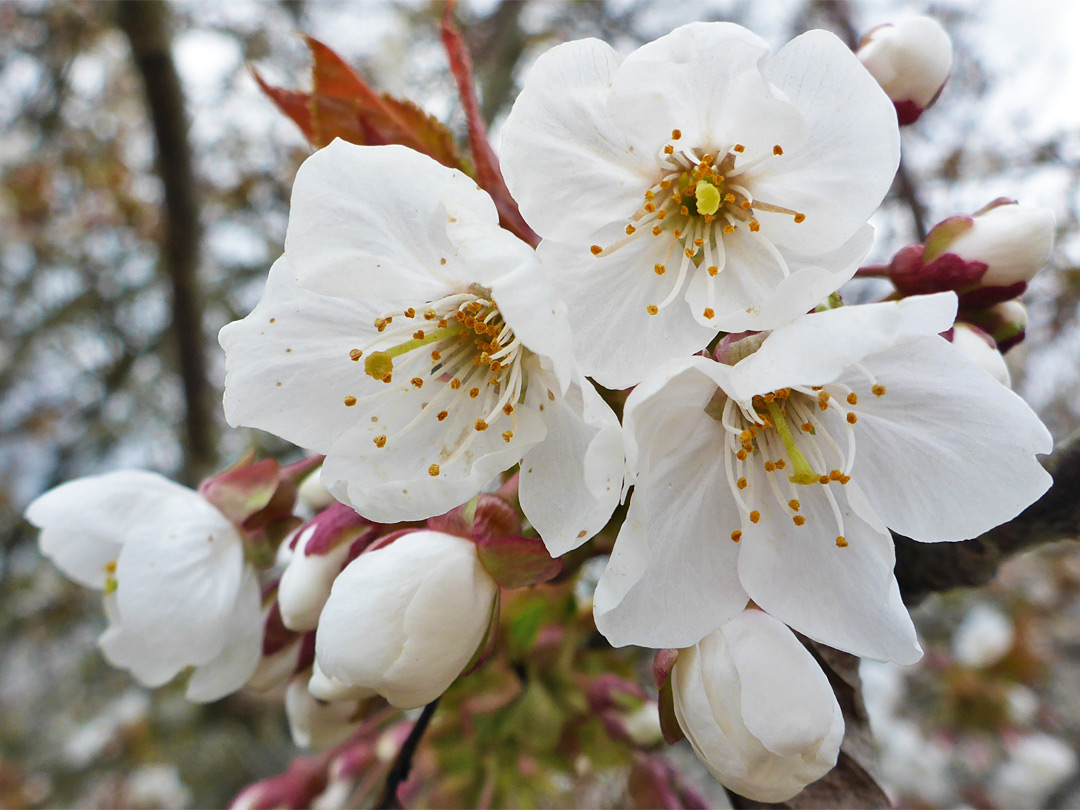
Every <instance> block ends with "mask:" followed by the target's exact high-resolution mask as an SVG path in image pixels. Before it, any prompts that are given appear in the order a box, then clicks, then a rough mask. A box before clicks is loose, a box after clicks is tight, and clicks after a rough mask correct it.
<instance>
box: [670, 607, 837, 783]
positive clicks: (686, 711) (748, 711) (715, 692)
mask: <svg viewBox="0 0 1080 810" xmlns="http://www.w3.org/2000/svg"><path fill="white" fill-rule="evenodd" d="M671 687H672V696H673V697H674V703H675V717H676V719H677V720H678V722H679V726H680V727H681V728H682V730H683V733H684V734H686V738H687V739H688V740H689V741H690V744H691V745H692V746H693V747H694V751H695V752H696V753H697V755H698V756H699V757H700V758H701V759H702V761H703V762H704V763H705V764H706V765H707V766H708V768H709V770H710V771H711V772H712V774H713V776H715V777H716V778H717V779H718V780H719V781H720V782H721V783H722V784H723V785H724V786H725V787H728V788H730V789H731V790H733V791H735V792H736V793H738V794H740V795H742V796H746V797H747V798H750V799H754V800H756V801H761V802H782V801H784V800H786V799H790V798H791V797H792V796H794V795H795V794H796V793H798V792H799V791H800V790H802V789H803V788H804V787H806V786H807V785H808V784H810V783H811V782H814V781H816V780H817V779H820V778H821V777H822V776H824V775H825V774H826V773H828V771H829V770H831V769H832V767H833V766H834V765H835V764H836V758H837V756H838V755H839V753H840V742H841V740H843V738H844V716H843V714H842V713H841V711H840V705H839V704H838V703H837V702H836V696H835V695H834V694H833V691H832V687H831V686H830V685H829V679H828V678H826V677H825V673H824V672H822V671H821V667H820V666H818V664H817V662H816V661H815V660H814V657H813V656H812V655H810V653H809V652H808V651H807V650H806V648H805V647H803V645H802V644H800V643H799V641H798V639H796V638H795V636H794V634H793V633H792V632H791V631H790V630H789V629H788V628H787V627H785V626H784V625H783V624H782V623H780V622H778V621H777V620H776V619H774V618H773V617H772V616H769V615H767V614H765V613H763V612H762V611H760V610H747V611H744V612H743V613H741V614H740V615H738V616H736V617H735V618H734V619H732V620H731V621H730V622H727V623H726V624H725V625H724V626H723V627H721V628H720V629H718V630H714V631H713V632H712V633H710V634H709V635H707V636H706V637H705V638H704V639H702V640H701V641H700V642H699V643H697V644H695V645H694V646H693V647H689V648H687V649H684V650H680V651H679V656H678V658H677V659H676V660H675V665H674V667H673V668H672V670H671Z"/></svg>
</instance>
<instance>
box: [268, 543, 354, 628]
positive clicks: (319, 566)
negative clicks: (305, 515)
mask: <svg viewBox="0 0 1080 810" xmlns="http://www.w3.org/2000/svg"><path fill="white" fill-rule="evenodd" d="M316 529H317V527H316V526H314V525H312V526H309V527H308V528H306V529H304V531H303V532H302V533H301V534H300V536H299V537H298V538H297V540H296V550H295V551H294V552H293V555H292V557H291V558H290V559H289V564H288V566H287V567H286V568H285V571H284V573H283V574H282V575H281V584H280V585H278V596H277V598H278V606H279V607H280V609H281V621H282V623H283V624H284V625H285V626H286V627H288V628H289V629H290V630H296V631H297V632H302V631H305V630H314V629H315V627H316V626H317V625H318V623H319V614H320V613H321V612H322V609H323V605H325V604H326V600H327V599H328V598H329V597H330V587H331V586H332V585H333V584H334V577H336V576H337V575H338V572H339V571H340V570H341V566H342V564H343V563H344V562H345V558H346V557H347V556H348V554H349V549H350V544H349V543H341V544H339V545H337V546H335V547H334V548H331V549H329V550H328V551H326V552H325V553H323V554H308V553H307V544H308V541H309V540H311V539H312V538H313V537H315V536H316Z"/></svg>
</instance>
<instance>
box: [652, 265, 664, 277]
mask: <svg viewBox="0 0 1080 810" xmlns="http://www.w3.org/2000/svg"><path fill="white" fill-rule="evenodd" d="M653 272H654V273H656V275H658V276H662V275H664V273H666V272H667V268H666V267H664V265H662V264H654V265H653Z"/></svg>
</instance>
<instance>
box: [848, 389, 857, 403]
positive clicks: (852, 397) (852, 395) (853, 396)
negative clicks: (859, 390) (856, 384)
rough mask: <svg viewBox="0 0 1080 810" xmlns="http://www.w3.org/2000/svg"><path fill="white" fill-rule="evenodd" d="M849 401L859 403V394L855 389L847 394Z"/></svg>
mask: <svg viewBox="0 0 1080 810" xmlns="http://www.w3.org/2000/svg"><path fill="white" fill-rule="evenodd" d="M847 402H848V405H858V404H859V397H858V395H857V394H856V393H855V392H854V391H852V392H851V393H850V394H848V395H847Z"/></svg>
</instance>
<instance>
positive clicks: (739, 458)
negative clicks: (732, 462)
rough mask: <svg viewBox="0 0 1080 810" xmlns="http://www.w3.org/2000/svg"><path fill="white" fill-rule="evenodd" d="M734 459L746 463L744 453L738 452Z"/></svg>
mask: <svg viewBox="0 0 1080 810" xmlns="http://www.w3.org/2000/svg"><path fill="white" fill-rule="evenodd" d="M735 458H737V459H738V460H739V461H746V451H745V450H740V451H739V452H738V453H736V454H735Z"/></svg>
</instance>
